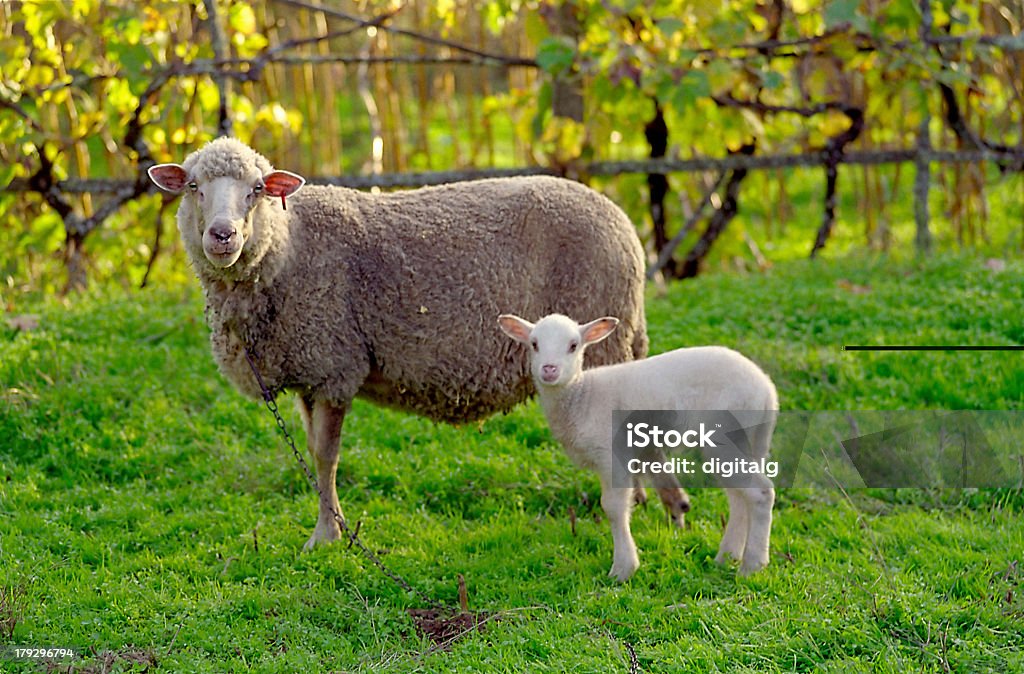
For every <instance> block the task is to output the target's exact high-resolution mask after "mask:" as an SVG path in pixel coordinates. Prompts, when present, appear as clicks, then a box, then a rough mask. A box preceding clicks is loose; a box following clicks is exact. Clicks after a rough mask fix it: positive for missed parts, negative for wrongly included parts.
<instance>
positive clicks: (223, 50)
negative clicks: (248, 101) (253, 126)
mask: <svg viewBox="0 0 1024 674" xmlns="http://www.w3.org/2000/svg"><path fill="white" fill-rule="evenodd" d="M203 4H204V5H205V6H206V20H207V22H208V23H209V27H210V42H211V44H212V45H213V57H214V58H215V59H216V60H218V61H221V60H223V59H226V58H227V57H228V56H229V54H228V50H227V40H226V39H225V37H224V31H223V29H222V28H221V26H220V20H219V17H218V16H217V0H204V2H203ZM213 81H214V83H216V85H217V93H218V95H219V97H220V113H219V114H218V118H217V134H218V135H220V136H231V135H234V127H233V125H232V122H231V111H230V105H231V101H230V95H231V82H230V80H229V79H228V78H227V76H225V75H221V74H214V75H213Z"/></svg>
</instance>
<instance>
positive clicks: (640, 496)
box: [633, 476, 647, 508]
mask: <svg viewBox="0 0 1024 674" xmlns="http://www.w3.org/2000/svg"><path fill="white" fill-rule="evenodd" d="M633 503H634V504H635V505H638V506H643V507H645V508H646V507H647V490H646V489H644V484H643V482H641V481H640V477H639V476H635V477H634V478H633Z"/></svg>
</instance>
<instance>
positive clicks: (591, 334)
mask: <svg viewBox="0 0 1024 674" xmlns="http://www.w3.org/2000/svg"><path fill="white" fill-rule="evenodd" d="M618 325H619V319H617V318H615V317H614V316H605V317H604V318H598V319H597V320H594V321H590V322H589V323H587V324H586V325H582V326H580V337H582V338H583V343H584V344H595V343H597V342H600V341H601V340H602V339H604V338H605V337H607V336H608V335H610V334H612V332H614V331H615V328H617V327H618Z"/></svg>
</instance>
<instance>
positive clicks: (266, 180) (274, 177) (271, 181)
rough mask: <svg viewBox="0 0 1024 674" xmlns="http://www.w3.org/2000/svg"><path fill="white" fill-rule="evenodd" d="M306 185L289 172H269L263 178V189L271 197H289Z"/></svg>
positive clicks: (300, 177) (304, 180)
mask: <svg viewBox="0 0 1024 674" xmlns="http://www.w3.org/2000/svg"><path fill="white" fill-rule="evenodd" d="M305 184H306V179H305V178H303V177H302V176H300V175H297V174H295V173H292V172H291V171H271V172H270V173H268V174H267V175H265V176H263V189H264V191H265V192H266V194H267V195H269V196H272V197H280V198H281V199H284V198H285V197H290V196H291V195H293V194H295V193H296V192H298V191H299V189H300V188H301V187H302V186H303V185H305Z"/></svg>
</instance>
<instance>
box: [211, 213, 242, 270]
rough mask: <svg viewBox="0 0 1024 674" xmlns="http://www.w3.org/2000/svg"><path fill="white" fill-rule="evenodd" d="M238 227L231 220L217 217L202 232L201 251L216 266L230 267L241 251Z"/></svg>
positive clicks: (240, 237)
mask: <svg viewBox="0 0 1024 674" xmlns="http://www.w3.org/2000/svg"><path fill="white" fill-rule="evenodd" d="M242 243H243V241H242V236H241V233H240V227H238V226H236V224H235V223H234V222H232V221H231V220H227V219H223V218H217V219H215V220H214V221H213V222H212V223H211V224H210V226H209V227H207V228H206V231H205V232H203V252H204V253H205V254H206V258H207V259H208V260H209V261H210V262H211V263H212V264H213V265H214V266H217V267H221V268H224V267H230V266H231V265H233V264H234V263H235V262H237V261H238V257H239V255H241V253H242Z"/></svg>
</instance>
